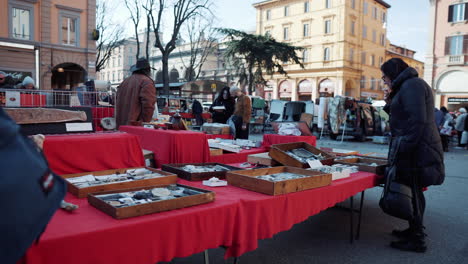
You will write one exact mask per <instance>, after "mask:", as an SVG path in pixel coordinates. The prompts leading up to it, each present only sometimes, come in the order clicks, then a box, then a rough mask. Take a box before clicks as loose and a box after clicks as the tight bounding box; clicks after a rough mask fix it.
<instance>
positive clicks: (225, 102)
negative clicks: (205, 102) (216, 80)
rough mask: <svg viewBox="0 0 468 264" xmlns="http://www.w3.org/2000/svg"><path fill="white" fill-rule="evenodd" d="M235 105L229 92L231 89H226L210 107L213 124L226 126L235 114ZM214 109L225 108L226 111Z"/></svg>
mask: <svg viewBox="0 0 468 264" xmlns="http://www.w3.org/2000/svg"><path fill="white" fill-rule="evenodd" d="M235 103H236V102H235V100H234V98H233V97H232V96H231V93H230V91H229V87H227V86H226V87H224V88H223V89H222V90H221V91H220V92H219V94H218V97H217V98H216V99H215V101H214V102H213V104H212V105H211V106H210V112H211V113H212V115H213V123H221V124H226V122H227V120H228V119H229V117H231V116H232V114H233V113H234V105H235ZM213 107H224V109H213Z"/></svg>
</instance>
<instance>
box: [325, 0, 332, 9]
mask: <svg viewBox="0 0 468 264" xmlns="http://www.w3.org/2000/svg"><path fill="white" fill-rule="evenodd" d="M331 1H332V0H325V8H331V5H332V3H331Z"/></svg>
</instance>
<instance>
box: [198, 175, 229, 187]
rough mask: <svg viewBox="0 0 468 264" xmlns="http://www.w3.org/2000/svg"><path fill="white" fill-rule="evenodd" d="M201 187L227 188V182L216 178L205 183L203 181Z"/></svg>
mask: <svg viewBox="0 0 468 264" xmlns="http://www.w3.org/2000/svg"><path fill="white" fill-rule="evenodd" d="M203 185H206V186H210V187H219V186H227V185H228V183H227V181H223V180H220V179H218V178H216V177H212V178H211V179H209V180H207V181H203Z"/></svg>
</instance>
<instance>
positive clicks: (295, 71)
mask: <svg viewBox="0 0 468 264" xmlns="http://www.w3.org/2000/svg"><path fill="white" fill-rule="evenodd" d="M254 7H255V8H256V9H257V34H270V35H271V36H273V37H274V38H275V39H277V40H279V41H283V42H288V43H290V44H293V45H295V46H301V47H304V48H305V49H304V51H303V52H302V54H300V55H301V56H302V58H303V61H304V67H305V68H304V69H301V68H300V67H299V65H285V69H286V71H287V72H288V77H285V76H282V75H274V76H273V77H272V78H271V79H270V80H269V81H268V83H267V87H266V88H265V98H266V99H279V98H281V99H285V100H315V99H316V98H318V97H320V96H326V95H328V96H330V95H346V96H352V97H355V98H362V99H367V98H369V97H371V98H374V99H380V98H382V96H383V94H382V91H381V87H382V82H381V81H380V80H381V79H380V78H381V73H380V69H379V67H380V65H381V63H382V62H383V60H384V58H385V50H386V35H387V34H386V33H387V32H386V23H387V9H388V8H390V5H388V4H387V3H386V2H384V1H380V0H320V1H312V0H269V1H263V2H259V3H256V4H254Z"/></svg>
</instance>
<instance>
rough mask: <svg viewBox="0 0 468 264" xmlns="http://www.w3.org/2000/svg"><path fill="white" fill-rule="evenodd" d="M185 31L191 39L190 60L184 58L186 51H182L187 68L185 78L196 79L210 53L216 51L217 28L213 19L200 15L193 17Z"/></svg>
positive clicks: (181, 54) (181, 55)
mask: <svg viewBox="0 0 468 264" xmlns="http://www.w3.org/2000/svg"><path fill="white" fill-rule="evenodd" d="M185 31H186V32H185V33H186V36H187V37H188V40H189V44H188V45H189V48H190V49H189V56H190V57H189V60H188V62H187V63H186V60H184V59H183V57H184V55H185V54H184V53H183V52H182V51H181V52H180V53H179V54H180V57H181V61H182V64H183V65H184V67H185V68H186V74H185V79H186V80H187V81H189V82H190V81H194V80H197V79H198V78H199V77H200V73H201V71H202V67H203V64H205V62H206V60H207V58H208V55H210V54H211V53H212V52H214V50H215V47H216V44H217V41H216V38H215V37H214V35H215V34H216V33H217V30H216V29H215V28H214V27H213V19H209V20H208V19H205V18H204V17H201V16H198V17H193V18H191V19H190V20H189V22H188V23H187V24H186V25H185Z"/></svg>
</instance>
